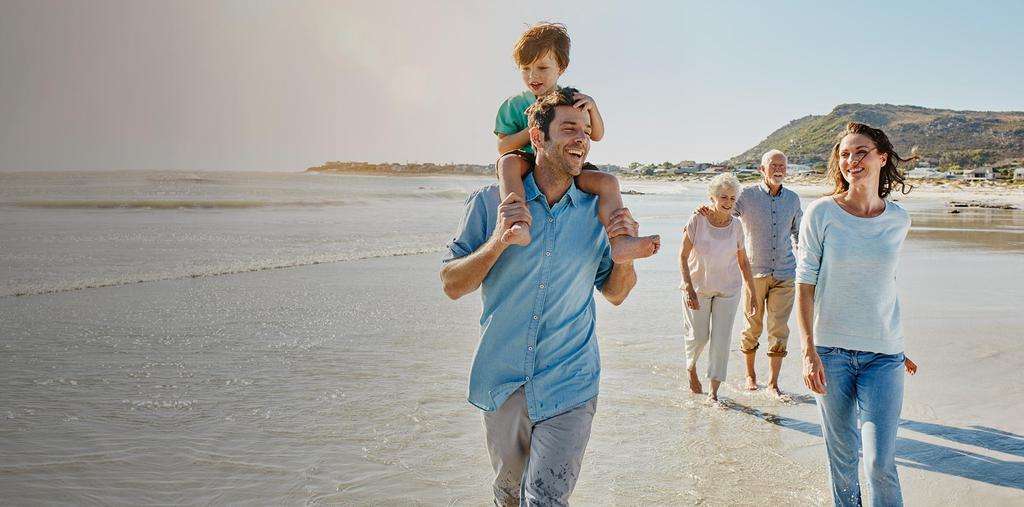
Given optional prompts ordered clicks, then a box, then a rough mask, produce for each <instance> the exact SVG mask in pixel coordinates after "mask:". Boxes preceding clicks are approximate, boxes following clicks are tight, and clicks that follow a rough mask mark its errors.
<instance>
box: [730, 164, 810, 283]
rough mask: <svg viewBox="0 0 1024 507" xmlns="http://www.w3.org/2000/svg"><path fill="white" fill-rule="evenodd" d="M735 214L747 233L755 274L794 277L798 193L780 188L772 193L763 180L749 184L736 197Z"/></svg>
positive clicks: (748, 249) (798, 215)
mask: <svg viewBox="0 0 1024 507" xmlns="http://www.w3.org/2000/svg"><path fill="white" fill-rule="evenodd" d="M736 215H737V216H739V217H740V220H742V221H743V230H744V232H746V233H747V245H746V247H747V255H749V256H750V268H751V270H752V271H753V274H754V276H755V277H760V276H768V275H771V276H773V277H775V279H776V280H793V279H794V278H796V256H794V255H793V250H794V249H795V248H796V247H797V240H798V238H799V235H800V218H801V217H802V216H803V211H801V210H800V196H798V195H796V192H794V191H792V190H789V189H787V188H785V187H782V188H781V189H780V190H779V195H771V192H770V191H769V189H768V185H767V184H765V182H764V181H763V180H762V181H761V182H760V183H758V184H757V185H751V186H749V187H747V188H745V189H743V191H742V192H740V195H739V197H738V198H737V199H736Z"/></svg>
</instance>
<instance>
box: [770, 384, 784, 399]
mask: <svg viewBox="0 0 1024 507" xmlns="http://www.w3.org/2000/svg"><path fill="white" fill-rule="evenodd" d="M768 394H772V395H774V396H775V397H776V398H780V399H781V398H782V397H783V396H784V395H783V394H782V390H781V389H779V386H777V385H769V386H768Z"/></svg>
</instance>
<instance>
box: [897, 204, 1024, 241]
mask: <svg viewBox="0 0 1024 507" xmlns="http://www.w3.org/2000/svg"><path fill="white" fill-rule="evenodd" d="M950 211H958V213H951V212H950ZM911 217H912V219H913V226H912V227H911V229H910V235H909V239H910V240H912V241H927V242H934V243H939V244H941V246H943V247H947V248H953V249H970V250H978V249H982V250H990V251H997V252H1024V211H1020V210H1002V209H974V208H971V209H955V210H950V209H931V210H920V211H912V212H911Z"/></svg>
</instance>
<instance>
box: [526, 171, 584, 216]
mask: <svg viewBox="0 0 1024 507" xmlns="http://www.w3.org/2000/svg"><path fill="white" fill-rule="evenodd" d="M523 189H524V190H525V193H526V200H527V201H532V200H534V199H537V198H541V199H544V200H545V202H547V197H546V196H545V195H544V194H542V193H541V192H540V187H538V186H537V180H536V179H534V178H533V171H530V174H527V175H526V177H525V178H523ZM565 195H566V197H568V198H569V204H571V205H572V207H574V208H575V207H576V206H577V205H578V204H579V203H580V201H581V200H582V199H583V191H582V190H580V189H579V188H578V187H577V186H576V179H575V178H574V179H573V180H572V181H571V182H569V190H566V192H565Z"/></svg>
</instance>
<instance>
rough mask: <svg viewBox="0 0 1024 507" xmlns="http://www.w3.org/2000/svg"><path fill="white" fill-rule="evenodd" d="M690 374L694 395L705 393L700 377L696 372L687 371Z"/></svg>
mask: <svg viewBox="0 0 1024 507" xmlns="http://www.w3.org/2000/svg"><path fill="white" fill-rule="evenodd" d="M686 371H687V372H689V373H690V392H692V393H693V394H700V393H702V392H704V386H702V385H700V377H698V376H697V371H696V370H686Z"/></svg>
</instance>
